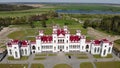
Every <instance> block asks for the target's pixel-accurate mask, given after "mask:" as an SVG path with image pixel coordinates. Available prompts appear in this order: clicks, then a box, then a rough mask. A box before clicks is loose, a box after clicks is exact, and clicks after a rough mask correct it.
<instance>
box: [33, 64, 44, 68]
mask: <svg viewBox="0 0 120 68" xmlns="http://www.w3.org/2000/svg"><path fill="white" fill-rule="evenodd" d="M31 68H44V65H43V64H32V65H31Z"/></svg>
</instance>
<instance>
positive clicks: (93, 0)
mask: <svg viewBox="0 0 120 68" xmlns="http://www.w3.org/2000/svg"><path fill="white" fill-rule="evenodd" d="M0 3H103V4H120V1H114V0H100V1H97V0H80V1H79V0H69V1H68V0H25V1H24V0H0Z"/></svg>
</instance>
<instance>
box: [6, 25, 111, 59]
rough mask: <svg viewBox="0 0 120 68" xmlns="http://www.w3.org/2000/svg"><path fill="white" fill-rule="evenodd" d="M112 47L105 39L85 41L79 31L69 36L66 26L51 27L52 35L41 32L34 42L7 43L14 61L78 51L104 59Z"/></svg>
mask: <svg viewBox="0 0 120 68" xmlns="http://www.w3.org/2000/svg"><path fill="white" fill-rule="evenodd" d="M112 47H113V43H112V42H109V41H108V40H107V39H102V40H89V41H87V40H86V36H84V35H81V31H80V30H76V34H75V35H71V34H70V32H69V30H68V29H67V26H64V28H63V29H61V28H59V27H58V26H53V33H52V35H44V32H43V31H42V30H41V31H39V35H38V36H36V41H35V42H28V41H15V40H12V41H10V42H8V43H7V51H8V55H9V56H14V58H16V59H17V58H20V57H21V56H29V55H30V54H31V53H41V52H44V51H51V52H60V51H62V52H70V51H80V52H89V53H91V54H100V55H101V56H102V57H105V56H107V54H111V52H112ZM16 52H17V53H16ZM16 54H18V55H16Z"/></svg>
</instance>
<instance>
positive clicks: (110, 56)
mask: <svg viewBox="0 0 120 68" xmlns="http://www.w3.org/2000/svg"><path fill="white" fill-rule="evenodd" d="M93 57H94V58H112V57H113V56H112V55H111V54H108V55H107V56H106V57H101V56H100V55H93Z"/></svg>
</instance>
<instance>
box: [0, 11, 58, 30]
mask: <svg viewBox="0 0 120 68" xmlns="http://www.w3.org/2000/svg"><path fill="white" fill-rule="evenodd" d="M51 15H53V16H51ZM57 16H58V15H57V13H54V12H51V14H41V15H31V16H29V17H27V16H23V17H5V18H2V17H1V18H0V27H1V26H9V25H23V24H24V25H25V24H29V25H30V26H31V27H32V28H34V23H33V22H34V21H42V22H41V24H42V26H43V27H46V20H48V18H53V17H57Z"/></svg>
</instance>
